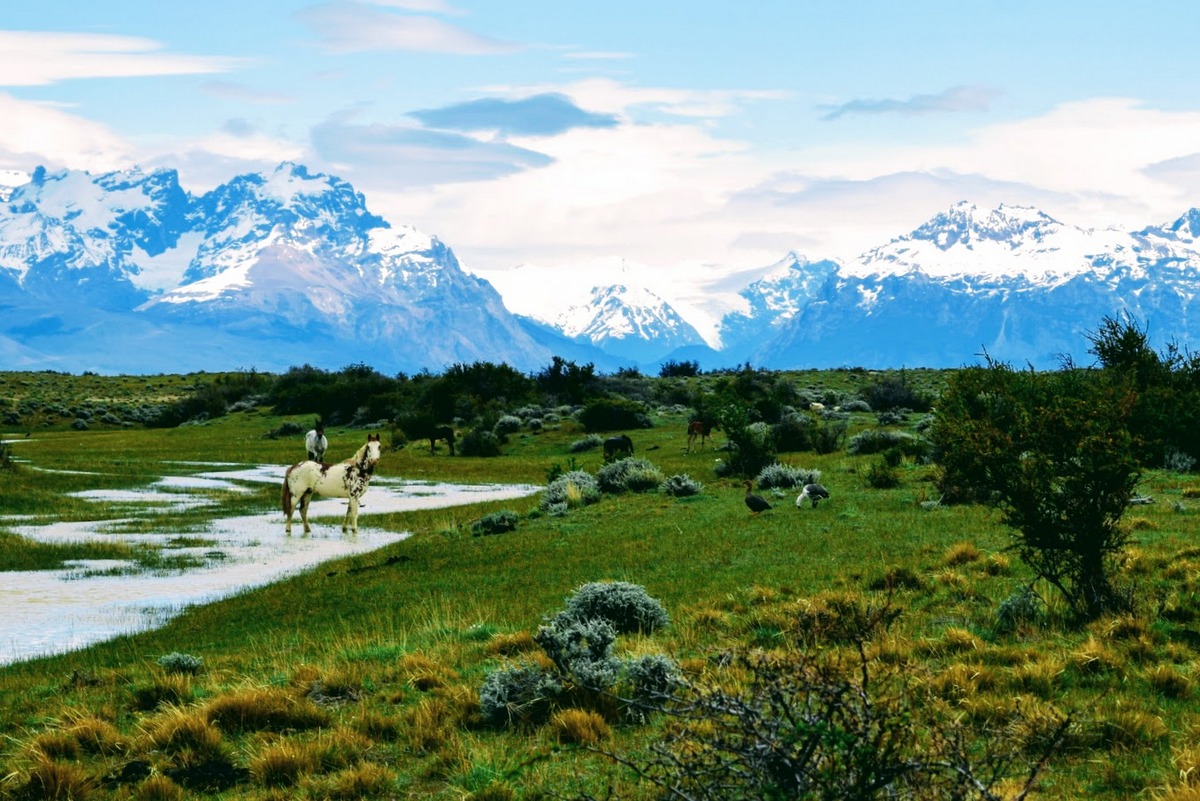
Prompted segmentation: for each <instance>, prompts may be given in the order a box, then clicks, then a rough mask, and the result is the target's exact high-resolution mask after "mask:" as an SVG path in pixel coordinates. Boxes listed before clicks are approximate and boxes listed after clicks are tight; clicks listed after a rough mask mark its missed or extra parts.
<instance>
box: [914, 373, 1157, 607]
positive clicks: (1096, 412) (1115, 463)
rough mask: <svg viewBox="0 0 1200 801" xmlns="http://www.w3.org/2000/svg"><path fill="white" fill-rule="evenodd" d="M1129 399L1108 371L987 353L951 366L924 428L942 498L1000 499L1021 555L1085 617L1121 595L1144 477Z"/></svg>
mask: <svg viewBox="0 0 1200 801" xmlns="http://www.w3.org/2000/svg"><path fill="white" fill-rule="evenodd" d="M1135 400H1136V395H1135V393H1134V392H1133V390H1132V389H1131V388H1130V387H1129V385H1128V384H1127V383H1125V382H1122V381H1119V380H1114V376H1112V375H1110V374H1108V373H1105V372H1103V371H1096V370H1077V369H1064V370H1060V371H1056V372H1052V373H1037V372H1035V371H1033V370H1025V371H1014V370H1012V369H1011V368H1010V367H1009V366H1008V365H1005V364H1001V363H997V362H994V361H991V360H989V362H988V364H987V366H986V367H971V368H965V369H962V370H960V371H958V372H957V373H955V374H954V376H952V377H951V380H950V382H949V385H948V387H947V389H946V391H945V392H944V393H943V394H942V397H941V400H940V401H939V403H938V409H937V414H936V417H935V419H934V424H933V426H932V430H931V434H932V440H933V442H934V444H935V449H936V451H937V453H938V460H939V462H940V464H941V467H942V471H943V472H942V476H941V489H942V491H943V493H944V494H945V497H946V498H947V500H952V499H963V498H973V499H976V500H979V501H982V502H985V503H988V504H990V505H992V506H994V507H996V508H998V509H999V510H1000V512H1001V516H1002V520H1003V522H1004V523H1005V524H1006V525H1008V526H1010V527H1011V528H1012V529H1013V530H1014V543H1013V546H1012V547H1013V549H1014V550H1015V551H1016V553H1017V554H1018V556H1019V557H1020V558H1021V560H1022V561H1024V562H1025V563H1026V564H1027V565H1029V566H1030V567H1031V568H1032V569H1033V571H1034V572H1035V574H1036V575H1037V576H1038V578H1041V579H1045V580H1046V581H1048V582H1049V583H1050V584H1051V585H1052V586H1054V587H1056V588H1057V589H1058V590H1059V591H1061V592H1062V594H1063V596H1064V597H1065V598H1066V600H1067V602H1068V603H1069V604H1070V606H1071V608H1072V610H1073V611H1074V612H1076V613H1077V614H1078V615H1079V616H1081V617H1083V618H1086V619H1092V618H1095V617H1096V616H1098V615H1100V614H1103V613H1105V612H1108V611H1115V610H1120V609H1123V608H1125V607H1126V606H1127V605H1128V602H1127V600H1126V599H1124V598H1122V597H1121V595H1120V594H1119V593H1118V591H1117V589H1116V588H1115V587H1114V586H1113V583H1112V572H1113V569H1114V567H1115V563H1116V561H1117V559H1118V558H1119V556H1120V554H1121V552H1122V550H1123V549H1124V547H1125V545H1126V543H1127V540H1128V534H1127V533H1126V531H1124V530H1123V529H1122V527H1121V526H1120V525H1119V524H1120V520H1121V516H1122V515H1123V514H1124V512H1125V509H1126V507H1127V506H1128V505H1129V501H1130V498H1131V497H1132V496H1133V491H1134V487H1135V486H1136V484H1137V481H1138V478H1139V472H1138V464H1137V461H1136V458H1135V454H1134V438H1133V436H1132V435H1131V433H1130V431H1129V420H1130V415H1131V412H1132V410H1133V405H1134V402H1135Z"/></svg>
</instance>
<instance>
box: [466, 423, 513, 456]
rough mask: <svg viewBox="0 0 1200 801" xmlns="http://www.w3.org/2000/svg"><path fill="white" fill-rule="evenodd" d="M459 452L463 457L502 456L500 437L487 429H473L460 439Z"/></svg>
mask: <svg viewBox="0 0 1200 801" xmlns="http://www.w3.org/2000/svg"><path fill="white" fill-rule="evenodd" d="M458 452H459V453H460V454H461V455H463V456H484V457H491V456H500V455H501V453H502V451H501V449H500V437H498V436H497V435H496V432H494V431H488V430H487V429H477V428H476V429H471V430H470V431H468V432H467V433H466V434H463V436H462V438H460V439H459V441H458Z"/></svg>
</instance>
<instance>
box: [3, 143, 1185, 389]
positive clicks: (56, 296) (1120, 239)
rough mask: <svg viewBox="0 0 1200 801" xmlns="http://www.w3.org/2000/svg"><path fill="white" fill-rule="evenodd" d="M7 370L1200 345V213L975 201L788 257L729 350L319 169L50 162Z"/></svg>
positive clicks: (7, 282) (1039, 352)
mask: <svg viewBox="0 0 1200 801" xmlns="http://www.w3.org/2000/svg"><path fill="white" fill-rule="evenodd" d="M0 200H2V201H3V203H2V205H0V367H3V368H7V369H58V370H66V371H83V370H94V371H98V372H110V373H153V372H190V371H194V370H218V369H249V368H255V369H259V370H268V371H277V370H282V369H286V368H287V367H290V366H294V365H300V364H306V363H307V364H312V365H314V366H320V367H325V368H328V369H336V368H340V367H343V366H346V365H349V364H354V363H360V362H361V363H366V364H369V365H371V366H373V367H375V368H376V369H379V370H382V371H384V372H397V371H406V372H413V371H419V370H421V369H425V368H428V369H431V370H440V369H442V368H444V367H446V366H448V365H450V364H453V363H456V362H472V361H476V360H484V361H492V362H505V363H508V364H511V365H513V366H514V367H517V368H518V369H522V370H534V369H538V368H540V367H543V366H545V365H546V364H548V363H549V362H550V360H551V357H552V356H554V355H559V356H563V357H564V358H568V359H572V360H575V361H578V362H580V363H583V362H592V363H594V364H596V366H597V367H598V368H599V369H601V370H607V371H611V370H614V369H616V368H618V367H621V366H637V367H640V368H642V369H649V370H656V369H657V365H658V364H660V363H661V362H663V361H664V360H666V359H676V360H691V359H695V360H696V361H699V362H700V363H701V366H702V367H703V368H704V369H712V368H715V367H721V366H733V365H736V364H740V363H743V362H746V361H749V362H751V363H752V364H754V365H755V366H763V367H770V368H777V369H781V368H789V367H833V366H851V365H861V366H867V367H898V366H957V365H960V364H963V363H968V362H973V361H975V360H976V354H978V353H980V352H981V351H982V350H984V349H986V350H987V352H988V353H990V354H991V355H992V356H994V357H997V358H1001V359H1005V360H1010V361H1014V362H1016V363H1020V364H1024V363H1025V362H1027V361H1028V362H1031V363H1033V364H1034V365H1036V366H1039V367H1041V366H1052V365H1054V364H1056V363H1057V360H1058V358H1059V356H1060V355H1061V354H1072V355H1074V356H1076V357H1077V360H1080V361H1083V359H1081V358H1079V357H1082V356H1083V355H1084V354H1085V353H1086V349H1087V346H1088V343H1087V339H1086V335H1087V332H1088V331H1092V330H1095V329H1096V328H1097V326H1098V325H1099V323H1100V321H1101V319H1102V317H1103V316H1104V315H1120V314H1129V315H1132V316H1133V317H1135V318H1136V319H1137V320H1139V321H1142V322H1144V323H1145V324H1146V325H1147V326H1148V327H1149V328H1150V330H1151V333H1152V334H1154V335H1156V336H1157V337H1159V338H1160V339H1170V338H1174V339H1176V340H1178V341H1179V342H1180V343H1181V344H1186V343H1188V342H1189V341H1192V340H1195V339H1196V338H1197V334H1200V322H1193V321H1194V320H1196V318H1197V315H1196V314H1195V313H1194V311H1193V304H1194V303H1195V302H1196V298H1197V297H1200V291H1198V290H1200V246H1198V245H1197V242H1196V238H1197V235H1198V234H1200V210H1198V209H1192V210H1191V211H1189V212H1188V213H1187V214H1185V215H1183V216H1182V217H1180V218H1179V219H1177V220H1175V221H1173V222H1171V223H1168V224H1164V225H1159V226H1152V227H1147V228H1144V229H1142V230H1139V231H1132V232H1123V231H1117V230H1102V231H1093V230H1084V229H1080V228H1075V227H1072V226H1069V225H1065V224H1063V223H1061V222H1059V221H1057V220H1054V219H1052V218H1051V217H1049V216H1047V215H1046V214H1044V213H1042V212H1039V211H1037V210H1035V209H1029V208H1021V207H1008V206H1001V207H999V208H997V209H994V210H990V211H986V210H980V209H977V208H976V207H975V206H973V205H971V204H969V203H960V204H958V205H956V206H954V207H952V208H951V209H949V210H948V211H946V212H945V213H943V214H939V215H937V216H936V217H934V218H933V219H931V220H930V221H928V222H927V223H925V224H924V225H922V226H921V227H919V228H918V229H917V230H915V231H913V232H912V233H910V234H907V235H905V236H901V237H899V238H897V239H894V240H892V241H891V242H889V243H887V244H886V245H883V246H881V247H878V248H875V249H874V250H871V251H869V252H867V253H865V254H863V256H862V257H860V258H859V259H858V260H857V261H855V262H853V263H849V264H839V263H837V262H834V261H830V260H824V261H815V262H814V261H810V260H808V259H806V258H803V257H801V256H799V255H797V254H794V253H792V254H788V256H786V257H785V258H784V259H782V260H781V261H780V262H778V263H777V264H775V265H773V266H771V267H769V268H767V269H765V270H763V271H761V272H760V275H761V276H762V277H761V278H759V279H758V280H755V281H753V282H752V283H750V284H749V285H748V286H746V287H745V288H744V289H742V290H741V292H740V293H739V295H740V300H741V301H742V307H741V308H740V309H738V310H736V311H733V312H730V313H728V314H726V315H725V316H724V318H723V319H722V320H721V321H720V325H719V327H718V334H719V336H720V341H721V345H720V348H719V349H714V348H712V347H710V346H709V345H708V344H706V343H705V341H704V339H703V338H702V337H701V336H700V334H699V333H698V332H697V329H696V328H695V327H694V326H693V325H692V324H690V323H689V322H688V321H687V320H685V319H684V318H683V317H682V316H681V315H680V314H679V313H678V312H677V311H676V310H675V309H673V308H672V307H671V305H670V304H669V303H668V302H667V301H665V300H664V299H663V298H661V297H659V296H657V295H654V294H653V293H650V292H648V291H647V290H645V289H643V288H640V287H638V286H636V285H633V284H630V283H625V284H621V285H614V286H600V287H596V288H595V289H593V291H592V293H591V297H590V298H589V299H588V301H587V302H586V303H584V304H581V305H579V306H576V307H573V308H571V309H569V310H568V311H566V312H564V313H562V314H561V315H559V316H558V317H557V318H556V319H554V320H552V321H538V320H533V319H530V318H523V317H518V316H516V315H513V314H512V313H510V312H509V311H508V309H507V308H506V307H505V305H504V303H503V300H502V299H501V297H500V295H499V294H498V293H497V292H496V291H495V289H494V288H493V287H492V286H491V284H489V283H488V282H487V281H484V280H482V279H480V278H478V277H475V276H472V275H471V274H469V273H467V272H466V271H465V270H463V268H462V267H461V266H460V264H459V262H458V260H457V259H456V258H455V256H454V253H453V252H452V251H451V250H450V248H449V247H447V246H446V245H445V244H443V243H442V242H441V241H439V240H438V239H437V238H435V237H431V236H427V235H425V234H422V233H420V232H419V231H417V230H415V229H413V228H411V227H407V226H395V225H392V224H390V223H389V222H388V221H385V220H383V219H382V218H380V217H378V216H376V215H374V214H372V213H371V212H370V211H368V210H367V207H366V203H365V200H364V198H363V196H362V195H361V194H360V193H358V192H356V191H355V190H354V188H353V187H352V186H351V185H350V184H348V183H346V182H345V181H342V180H340V179H338V178H336V177H332V176H327V175H322V174H311V173H309V172H308V171H307V170H306V169H305V168H304V167H303V166H301V165H297V164H291V163H284V164H281V165H279V167H277V168H276V169H275V170H274V171H273V172H271V173H269V174H267V173H252V174H246V175H239V176H236V177H234V178H233V179H232V180H230V181H229V182H227V183H225V184H222V185H221V186H218V187H217V188H215V189H213V190H212V191H210V192H207V193H205V194H203V195H200V196H194V195H192V194H190V193H189V192H187V191H185V190H184V189H183V188H182V187H181V186H180V184H179V179H178V175H177V174H176V173H175V171H172V170H157V171H155V172H152V173H149V174H146V173H143V172H141V171H139V170H136V169H135V170H130V171H123V172H113V173H107V174H103V175H99V176H93V175H90V174H88V173H84V172H75V171H63V172H57V173H53V174H51V173H47V172H46V171H45V170H42V169H39V170H37V171H36V172H35V173H34V174H33V175H32V176H31V178H30V180H29V182H28V183H26V184H24V185H22V186H18V187H15V188H12V189H11V190H8V191H7V192H6V193H5V194H3V195H2V196H0Z"/></svg>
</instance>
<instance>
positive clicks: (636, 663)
mask: <svg viewBox="0 0 1200 801" xmlns="http://www.w3.org/2000/svg"><path fill="white" fill-rule="evenodd" d="M625 680H626V681H627V682H628V683H629V695H630V698H631V700H632V701H633V702H634V703H635V704H636V705H639V706H640V705H643V704H649V703H660V704H661V703H663V702H664V701H665V700H666V699H667V698H668V697H669V696H671V694H672V693H674V692H675V691H676V690H678V689H680V688H681V687H682V686H683V676H682V674H681V673H680V672H679V665H678V664H676V662H675V660H674V659H672V658H671V657H669V656H665V655H663V654H645V655H643V656H639V657H635V658H633V659H630V660H629V661H627V662H626V663H625Z"/></svg>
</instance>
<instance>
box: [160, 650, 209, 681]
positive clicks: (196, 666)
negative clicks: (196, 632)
mask: <svg viewBox="0 0 1200 801" xmlns="http://www.w3.org/2000/svg"><path fill="white" fill-rule="evenodd" d="M158 666H159V667H161V668H162V669H163V670H165V671H167V672H168V673H186V674H188V675H192V676H194V675H196V674H197V673H199V672H200V669H201V668H202V667H203V666H204V660H203V659H201V658H200V657H198V656H192V655H191V654H181V653H179V652H177V651H176V652H172V653H169V654H166V655H164V656H160V657H159V658H158Z"/></svg>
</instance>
